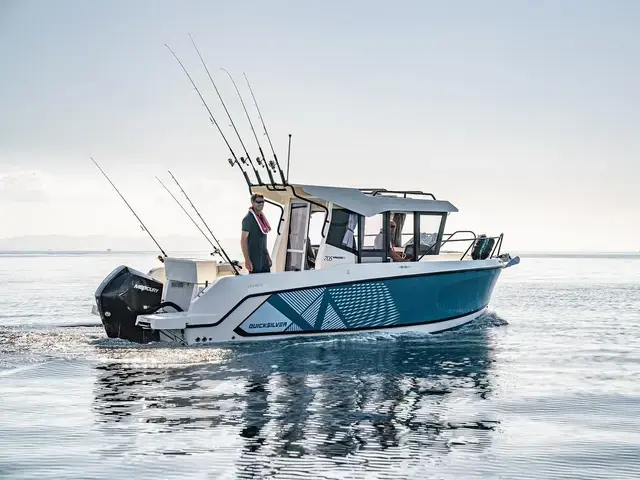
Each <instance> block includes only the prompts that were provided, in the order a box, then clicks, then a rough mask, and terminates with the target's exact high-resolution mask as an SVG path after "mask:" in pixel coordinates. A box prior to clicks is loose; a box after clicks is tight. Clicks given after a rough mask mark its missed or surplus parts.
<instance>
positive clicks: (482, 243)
mask: <svg viewBox="0 0 640 480" xmlns="http://www.w3.org/2000/svg"><path fill="white" fill-rule="evenodd" d="M495 243H496V240H495V238H487V236H486V235H484V234H482V235H478V239H477V240H476V243H475V245H474V246H473V250H472V251H471V258H472V259H473V260H486V259H487V258H489V255H491V252H492V251H493V246H494V245H495Z"/></svg>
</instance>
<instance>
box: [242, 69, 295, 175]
mask: <svg viewBox="0 0 640 480" xmlns="http://www.w3.org/2000/svg"><path fill="white" fill-rule="evenodd" d="M242 74H243V75H244V79H245V80H246V81H247V86H248V87H249V91H250V92H251V98H253V104H254V105H255V106H256V110H257V111H258V117H260V122H261V123H262V128H264V134H265V135H266V136H267V140H269V146H270V147H271V151H272V152H273V158H274V159H275V161H276V162H275V166H277V167H278V170H279V172H280V178H281V179H282V183H283V185H286V184H287V181H286V180H285V179H284V173H282V169H281V168H280V163H279V162H278V156H277V155H276V152H275V150H274V149H273V144H272V143H271V137H269V132H267V126H266V125H265V124H264V120H263V119H262V114H261V113H260V108H259V107H258V101H257V100H256V97H255V95H254V94H253V90H252V89H251V84H250V83H249V79H248V78H247V74H246V73H244V72H242ZM275 166H273V165H272V168H273V169H274V171H275Z"/></svg>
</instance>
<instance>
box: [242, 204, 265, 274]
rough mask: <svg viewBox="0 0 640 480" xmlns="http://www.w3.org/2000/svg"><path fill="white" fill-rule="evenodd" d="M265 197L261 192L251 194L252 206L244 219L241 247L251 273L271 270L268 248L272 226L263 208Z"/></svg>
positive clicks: (245, 263) (246, 265) (245, 264)
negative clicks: (268, 238)
mask: <svg viewBox="0 0 640 480" xmlns="http://www.w3.org/2000/svg"><path fill="white" fill-rule="evenodd" d="M263 209H264V197H263V196H262V195H260V194H259V193H254V194H253V195H251V207H250V208H249V212H248V213H247V214H246V215H245V217H244V218H243V219H242V233H241V236H240V247H241V248H242V255H243V256H244V266H245V268H246V269H247V270H248V271H249V273H268V272H270V271H271V256H270V255H269V251H268V250H267V234H268V233H269V232H270V231H271V226H270V225H269V222H268V221H267V217H265V215H264V213H263V212H262V210H263Z"/></svg>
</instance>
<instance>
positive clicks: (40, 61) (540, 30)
mask: <svg viewBox="0 0 640 480" xmlns="http://www.w3.org/2000/svg"><path fill="white" fill-rule="evenodd" d="M638 21H640V4H635V3H633V4H632V3H630V2H624V1H611V2H606V3H605V2H596V1H584V2H563V3H560V2H537V3H535V4H521V5H520V6H519V5H515V4H513V3H512V2H507V1H490V2H485V3H483V4H482V5H479V4H477V3H475V2H462V3H458V4H456V6H453V5H452V4H446V5H445V4H442V3H439V2H427V1H424V2H418V1H412V2H404V3H403V6H402V8H400V7H399V6H396V7H392V6H390V5H388V4H383V3H381V2H350V3H348V4H345V3H344V2H325V3H324V4H323V5H322V7H319V6H315V5H309V4H299V5H295V6H294V5H291V4H288V3H285V2H277V1H276V2H269V4H268V5H267V4H262V3H260V2H245V3H244V4H242V5H241V4H239V3H237V4H236V3H234V4H229V5H222V6H221V5H212V4H207V3H206V2H168V1H158V2H144V1H141V2H136V3H132V4H129V3H126V2H120V1H114V2H110V3H109V4H105V5H97V4H90V3H85V2H81V1H61V2H57V3H56V4H55V6H54V5H53V4H51V3H47V2H43V1H34V2H29V3H22V2H17V1H8V2H3V3H2V4H1V5H0V27H2V28H0V52H1V53H2V55H3V59H4V68H5V70H6V71H7V72H10V75H5V76H3V77H2V78H0V105H2V109H1V111H2V114H0V217H1V218H2V222H0V239H2V240H0V250H3V248H2V245H3V242H4V244H5V245H6V242H7V240H6V239H11V238H16V237H24V236H33V235H38V236H70V237H82V236H97V237H103V238H107V237H109V236H112V237H117V238H132V239H135V241H132V245H134V244H135V245H138V244H140V245H141V244H144V243H145V242H146V244H147V245H148V246H147V247H146V250H148V251H152V250H154V246H153V243H152V242H151V240H149V239H148V238H147V237H146V236H145V234H144V233H143V232H141V231H140V227H139V226H138V222H137V220H136V219H135V218H134V217H133V215H132V214H131V213H130V212H129V211H128V209H127V207H126V206H125V205H124V204H123V202H122V200H121V199H120V198H119V197H118V196H117V194H116V193H115V191H113V189H112V187H111V186H110V185H109V184H108V182H107V181H106V180H105V179H104V177H102V175H101V173H100V172H99V171H98V170H97V169H96V168H95V166H94V165H93V163H92V162H91V161H90V160H89V157H93V158H95V159H96V161H98V163H99V164H100V165H101V166H102V168H103V169H104V170H105V171H106V172H107V174H108V175H109V176H110V177H111V179H112V180H113V181H114V183H115V184H116V186H117V187H118V188H119V189H120V190H121V192H122V193H123V194H124V196H125V197H126V198H127V200H128V201H129V202H130V204H131V205H132V206H133V208H134V209H135V210H136V212H137V213H138V214H139V215H140V217H141V218H142V220H143V221H144V222H145V224H146V225H147V227H148V228H149V230H150V231H151V232H152V233H153V234H154V235H155V236H157V237H158V238H162V237H166V236H168V235H180V236H185V237H189V238H191V239H192V241H193V245H194V248H198V246H200V247H199V248H200V249H202V251H203V252H206V251H207V250H208V248H207V245H208V244H207V243H206V241H205V240H204V239H202V238H201V237H199V234H198V232H197V231H196V230H195V227H193V225H192V224H191V222H190V220H189V219H188V218H186V217H185V215H184V214H183V213H182V211H181V210H180V209H179V207H178V206H176V205H175V203H174V202H173V200H172V199H171V198H170V197H169V196H168V194H167V193H166V192H165V191H164V190H163V189H162V187H161V186H160V185H159V184H158V182H157V181H156V180H155V178H154V177H155V176H156V175H158V176H159V177H160V178H161V179H162V181H163V182H165V184H166V185H167V186H169V188H171V189H172V191H173V192H174V194H176V196H178V193H179V192H178V191H177V189H175V188H174V187H175V186H174V185H173V184H172V183H171V178H170V177H169V176H168V174H167V170H168V169H170V170H171V171H172V172H173V173H174V174H175V175H176V177H177V178H178V179H179V180H180V181H181V182H182V184H183V186H184V188H185V190H186V191H187V192H188V193H189V194H190V195H191V197H192V199H193V200H194V203H195V204H196V205H197V206H198V208H199V209H200V210H201V213H202V214H203V216H204V217H205V218H206V219H207V222H208V223H209V225H210V226H211V227H212V229H213V230H214V233H215V234H216V236H217V237H218V238H220V239H222V238H224V239H226V240H225V241H224V242H223V246H224V247H225V248H227V244H231V245H230V246H229V248H231V247H234V248H235V247H236V246H237V245H235V244H237V243H238V242H239V236H240V223H241V220H242V216H243V215H244V213H245V212H246V209H247V207H248V191H247V187H246V184H245V183H244V180H243V179H242V177H241V175H240V172H239V171H238V170H237V168H234V169H231V167H230V166H229V164H228V163H227V158H228V157H229V156H230V155H229V152H228V150H227V149H226V146H225V144H224V142H223V141H222V139H221V138H220V136H219V134H218V132H217V131H216V129H215V128H214V127H213V126H212V125H211V124H210V123H209V121H208V114H207V113H206V111H205V110H204V108H203V107H202V105H201V102H200V100H199V98H198V97H197V95H196V93H195V92H194V91H193V88H192V87H191V85H190V84H189V81H188V79H187V78H186V76H185V75H184V73H183V72H182V70H181V69H180V66H179V65H178V64H177V63H176V62H175V59H174V58H173V57H172V56H171V54H170V53H169V52H168V51H167V49H166V48H165V47H164V43H167V44H169V46H170V47H171V48H172V49H173V50H174V51H175V52H176V54H177V55H178V56H179V57H180V59H181V60H182V61H183V62H184V64H185V66H186V67H187V69H188V70H189V71H190V73H191V74H192V75H193V77H194V80H195V81H196V83H197V84H198V86H199V88H200V89H201V91H202V93H203V94H204V95H205V97H206V99H207V102H208V104H209V106H210V107H211V109H212V111H213V113H214V115H215V117H216V119H217V120H218V122H219V124H220V126H221V128H223V130H224V132H225V135H227V138H228V140H229V141H230V143H231V144H232V147H233V148H234V150H235V152H236V154H237V155H238V156H241V154H242V155H244V153H242V149H241V148H240V144H239V142H238V140H237V138H236V137H235V134H234V132H233V130H232V129H231V127H230V126H229V122H228V119H227V118H226V116H225V113H224V110H223V109H222V107H221V105H220V102H219V100H218V98H217V96H216V94H215V91H214V90H213V87H212V86H211V84H210V83H209V80H208V78H207V76H206V72H204V70H203V68H202V66H201V64H200V63H199V59H198V57H197V54H196V53H195V51H194V50H193V47H192V45H191V43H190V39H189V36H188V34H189V33H191V34H192V35H193V37H194V39H195V41H196V42H197V44H198V47H199V49H200V51H201V53H202V55H203V57H204V59H205V61H206V62H207V66H208V67H209V70H210V71H211V73H212V75H213V77H214V80H215V81H216V84H217V86H218V88H219V89H220V92H221V94H222V95H223V98H224V99H225V102H226V103H227V107H228V108H229V109H230V113H231V115H232V117H233V119H234V121H235V123H236V126H237V127H238V128H239V130H240V132H241V134H242V138H243V140H244V142H245V145H246V146H247V148H248V149H249V152H250V154H251V155H252V157H254V158H255V157H256V156H257V154H258V153H257V147H256V146H255V141H254V139H253V136H252V134H251V130H250V129H249V125H248V122H247V120H246V118H245V116H244V112H243V110H242V107H241V105H240V102H239V101H238V98H237V95H236V93H235V90H234V89H233V85H232V84H231V83H230V81H229V79H228V77H227V76H226V74H224V72H222V71H221V70H220V68H221V67H223V68H226V69H227V70H229V71H230V72H231V73H232V75H233V76H234V78H235V80H236V82H237V84H238V87H239V88H240V90H241V93H242V95H243V99H244V101H245V104H246V105H247V108H248V110H249V112H250V114H251V115H252V121H253V124H254V127H256V129H257V130H259V125H260V121H259V119H258V117H257V115H256V114H255V109H254V107H253V103H252V101H251V97H250V95H249V92H248V90H247V88H246V84H245V83H244V78H243V76H242V72H246V73H247V75H248V76H249V79H250V81H251V86H252V88H253V90H254V93H255V94H256V97H257V100H258V102H259V106H260V109H261V111H262V114H263V115H264V119H265V122H266V123H267V128H268V130H269V133H270V135H271V139H272V141H273V142H274V146H275V148H276V151H277V153H278V157H279V159H280V160H281V162H282V167H283V168H285V163H286V154H287V141H288V134H289V133H291V134H292V147H291V181H292V182H294V183H305V184H321V185H322V184H325V185H336V186H352V187H371V186H375V187H378V186H380V187H385V188H389V189H406V190H423V191H429V192H433V193H434V194H435V195H436V197H437V198H438V199H445V200H449V201H450V202H452V203H453V204H454V205H455V206H456V207H457V208H458V209H459V212H457V213H453V214H452V215H451V216H450V217H449V220H448V222H447V229H446V231H447V232H452V231H454V230H474V231H475V232H476V233H478V234H480V233H485V234H487V235H491V236H496V235H499V234H500V233H504V235H505V238H504V247H503V251H507V252H512V253H518V252H519V251H527V252H534V251H553V252H556V251H558V252H561V251H574V252H579V251H584V252H596V251H600V252H637V251H638V250H640V240H639V239H638V233H639V232H640V220H638V218H640V216H639V215H638V211H639V210H640V189H639V188H638V187H637V182H638V179H640V168H639V167H638V163H637V157H638V154H639V153H640V137H639V136H638V134H637V132H638V131H640V94H639V93H638V92H637V84H638V81H639V80H640V64H639V63H638V60H637V59H638V58H640V32H639V31H638V30H637V24H638ZM260 141H261V143H262V148H263V150H264V152H265V154H266V156H267V159H270V158H271V155H270V149H269V145H268V142H267V139H266V138H265V137H264V136H261V137H260ZM179 198H180V197H179ZM180 199H181V200H182V198H180ZM267 212H268V214H269V219H270V221H271V223H272V225H273V224H275V223H276V221H277V218H278V216H277V210H275V209H273V210H268V211H267ZM274 237H275V234H273V233H272V234H271V235H270V242H271V243H272V242H273V240H274Z"/></svg>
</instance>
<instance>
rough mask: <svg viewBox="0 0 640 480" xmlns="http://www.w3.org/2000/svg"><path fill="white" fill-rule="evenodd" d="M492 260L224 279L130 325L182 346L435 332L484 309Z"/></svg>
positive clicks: (492, 278) (497, 267) (497, 263)
mask: <svg viewBox="0 0 640 480" xmlns="http://www.w3.org/2000/svg"><path fill="white" fill-rule="evenodd" d="M504 266H505V265H504V263H503V262H502V261H501V260H499V259H491V260H483V261H458V262H450V261H443V262H421V263H413V264H382V265H380V264H379V265H358V266H354V265H351V266H338V267H335V268H328V269H324V270H320V271H309V272H285V273H273V274H270V273H269V274H258V275H246V276H235V277H224V278H222V279H220V280H219V281H218V282H216V283H214V284H213V285H211V286H209V287H208V288H206V289H205V290H203V291H202V292H201V293H200V294H199V295H198V296H197V297H196V298H194V299H193V300H192V301H191V304H190V305H189V308H188V310H187V311H185V312H172V313H155V314H149V315H140V316H138V318H137V322H136V324H137V326H139V327H142V328H145V329H150V330H154V331H157V332H159V337H160V338H159V339H160V341H168V342H177V343H179V344H182V345H198V344H204V343H222V342H244V341H255V340H274V339H287V338H292V337H306V336H327V335H343V334H352V333H360V332H382V331H390V332H397V333H402V332H426V333H437V332H442V331H445V330H450V329H452V328H456V327H459V326H461V325H464V324H465V323H468V322H470V321H472V320H473V319H475V318H477V317H478V316H480V315H481V314H482V313H483V312H484V311H485V310H486V308H487V306H488V304H489V301H490V298H491V295H492V292H493V288H494V286H495V284H496V282H497V280H498V277H499V275H500V272H501V271H502V269H503V268H504Z"/></svg>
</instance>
